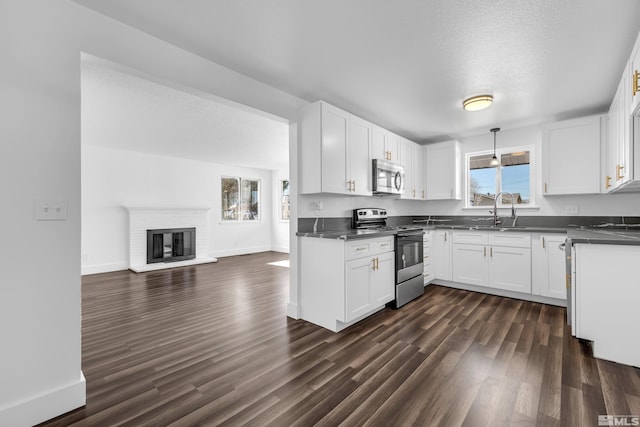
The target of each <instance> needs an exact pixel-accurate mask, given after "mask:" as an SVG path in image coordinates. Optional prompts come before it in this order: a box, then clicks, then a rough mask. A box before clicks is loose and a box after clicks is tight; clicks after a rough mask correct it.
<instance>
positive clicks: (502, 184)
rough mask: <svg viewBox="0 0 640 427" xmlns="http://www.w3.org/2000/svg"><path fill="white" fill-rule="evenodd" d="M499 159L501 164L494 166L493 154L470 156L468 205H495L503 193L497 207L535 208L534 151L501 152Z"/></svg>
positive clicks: (498, 153)
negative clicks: (497, 198)
mask: <svg viewBox="0 0 640 427" xmlns="http://www.w3.org/2000/svg"><path fill="white" fill-rule="evenodd" d="M496 156H497V157H498V159H499V161H500V164H499V165H498V166H497V167H492V166H490V165H489V162H490V161H491V158H492V157H493V153H492V152H483V153H470V154H468V155H467V206H468V207H473V206H493V205H494V203H495V199H496V197H497V195H498V194H500V193H502V195H501V196H500V200H498V205H511V203H512V202H513V204H515V205H521V206H523V205H524V206H527V205H532V204H533V198H532V196H533V179H532V176H533V168H532V164H531V158H532V157H533V148H530V147H526V148H525V149H514V148H510V149H501V150H497V151H496Z"/></svg>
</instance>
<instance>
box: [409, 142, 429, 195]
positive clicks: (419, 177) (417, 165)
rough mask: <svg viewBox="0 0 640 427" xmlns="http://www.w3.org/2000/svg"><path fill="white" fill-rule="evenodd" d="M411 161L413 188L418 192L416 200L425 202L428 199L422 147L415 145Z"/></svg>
mask: <svg viewBox="0 0 640 427" xmlns="http://www.w3.org/2000/svg"><path fill="white" fill-rule="evenodd" d="M411 161H412V163H411V169H412V170H413V187H414V188H415V190H416V193H415V197H414V199H417V200H424V199H425V197H426V194H425V189H424V153H423V148H422V146H421V145H419V144H413V153H412V159H411Z"/></svg>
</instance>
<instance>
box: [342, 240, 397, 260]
mask: <svg viewBox="0 0 640 427" xmlns="http://www.w3.org/2000/svg"><path fill="white" fill-rule="evenodd" d="M393 249H394V246H393V236H387V237H379V238H373V239H358V240H356V241H353V242H348V243H345V259H347V260H350V259H356V258H362V257H366V256H371V255H377V254H381V253H384V252H391V251H393Z"/></svg>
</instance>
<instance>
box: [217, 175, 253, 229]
mask: <svg viewBox="0 0 640 427" xmlns="http://www.w3.org/2000/svg"><path fill="white" fill-rule="evenodd" d="M221 182H222V220H223V221H257V220H259V219H260V180H256V179H247V178H239V177H222V180H221Z"/></svg>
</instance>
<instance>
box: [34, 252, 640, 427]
mask: <svg viewBox="0 0 640 427" xmlns="http://www.w3.org/2000/svg"><path fill="white" fill-rule="evenodd" d="M285 259H287V255H286V254H279V253H275V252H265V253H260V254H254V255H245V256H237V257H229V258H221V259H220V260H219V262H218V263H217V264H204V265H199V266H193V267H184V268H177V269H173V270H164V271H157V272H150V273H142V274H135V273H131V272H127V271H122V272H115V273H107V274H98V275H92V276H87V277H85V278H83V284H82V312H83V328H82V339H83V345H82V348H83V355H82V360H83V371H84V374H85V376H86V378H87V405H86V407H84V408H82V409H79V410H76V411H74V412H71V413H69V414H66V415H64V416H61V417H59V418H57V419H54V420H51V421H49V422H47V423H45V424H42V425H44V426H69V425H73V426H103V425H104V426H115V425H118V426H120V425H121V426H147V425H148V426H201V425H223V426H237V425H250V426H267V425H273V426H310V425H319V426H336V425H348V426H351V425H367V426H408V425H421V426H445V425H446V426H507V425H518V426H534V425H538V426H597V425H598V415H605V414H609V415H627V414H629V415H640V370H639V369H637V368H632V367H629V366H624V365H618V364H615V363H610V362H606V361H602V360H597V359H594V358H593V357H592V356H591V354H590V348H589V346H588V345H587V344H586V343H584V342H580V341H578V340H576V339H574V338H572V337H571V335H570V332H569V329H568V328H567V327H566V326H565V310H564V309H563V308H559V307H552V306H548V305H543V304H537V303H530V302H524V301H519V300H514V299H509V298H501V297H495V296H489V295H484V294H479V293H474V292H468V291H463V290H455V289H449V288H445V287H440V286H429V287H427V288H426V292H425V295H424V296H422V297H421V298H419V299H418V300H415V301H413V302H411V303H410V304H408V305H406V306H404V307H402V308H401V309H400V310H391V309H385V310H383V311H381V312H379V313H377V314H375V315H373V316H371V317H370V318H368V319H366V320H364V321H362V322H360V323H358V324H357V325H354V326H352V327H350V328H348V329H347V330H345V331H343V332H341V333H339V334H334V333H332V332H329V331H327V330H324V329H322V328H320V327H317V326H315V325H312V324H310V323H307V322H305V321H301V320H298V321H297V320H292V319H289V318H287V317H286V313H285V303H286V301H287V294H288V273H289V271H288V269H287V268H285V267H281V266H275V265H270V264H269V263H271V262H275V261H281V260H285Z"/></svg>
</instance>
